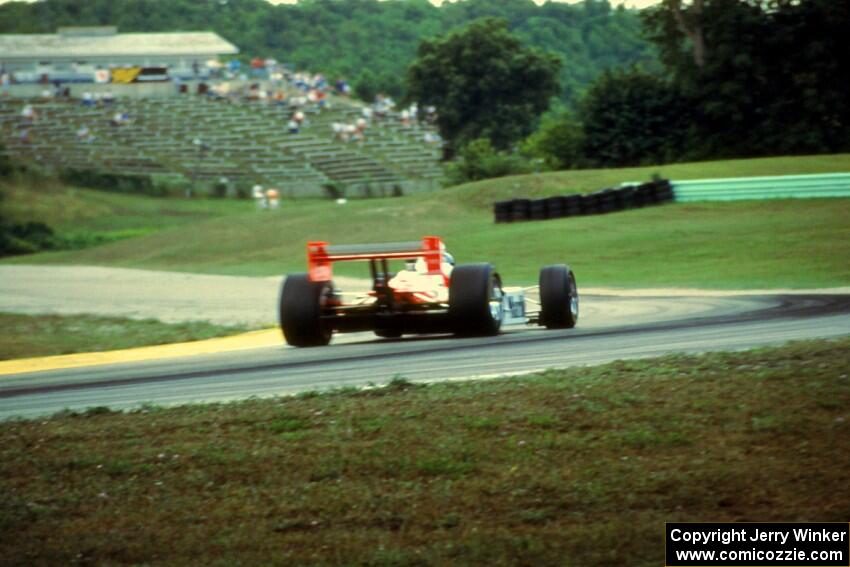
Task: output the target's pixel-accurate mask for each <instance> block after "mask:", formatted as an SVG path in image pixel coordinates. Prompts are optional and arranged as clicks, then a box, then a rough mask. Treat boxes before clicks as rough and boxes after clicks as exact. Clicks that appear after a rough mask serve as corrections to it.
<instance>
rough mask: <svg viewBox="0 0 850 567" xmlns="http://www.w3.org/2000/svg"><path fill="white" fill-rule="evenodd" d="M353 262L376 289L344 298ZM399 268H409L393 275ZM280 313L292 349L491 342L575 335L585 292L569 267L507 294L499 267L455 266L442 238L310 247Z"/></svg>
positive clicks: (544, 272) (286, 284)
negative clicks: (341, 285)
mask: <svg viewBox="0 0 850 567" xmlns="http://www.w3.org/2000/svg"><path fill="white" fill-rule="evenodd" d="M348 261H360V262H366V263H368V264H369V271H370V274H371V280H372V281H371V288H370V289H368V290H365V291H362V292H344V291H342V290H340V289H338V288H337V286H336V285H334V282H333V264H334V263H335V262H348ZM399 261H401V262H404V266H403V267H402V268H401V269H398V270H396V271H391V270H390V263H391V262H393V263H398V262H399ZM531 295H537V299H536V300H535V299H532V297H531ZM278 307H279V316H280V319H279V320H280V327H281V330H282V331H283V336H284V338H285V339H286V342H287V343H289V344H290V345H293V346H296V347H311V346H323V345H327V344H328V343H329V342H330V340H331V336H332V334H333V333H334V332H337V333H351V332H362V331H372V332H374V333H375V334H376V335H377V336H378V337H382V338H398V337H401V336H402V335H408V334H429V333H450V334H454V335H458V336H490V335H496V334H498V333H499V330H500V329H501V327H502V326H503V325H528V324H530V325H540V326H544V327H546V328H548V329H568V328H572V327H574V326H575V325H576V322H577V321H578V290H577V288H576V280H575V276H574V275H573V272H572V270H570V268H569V267H568V266H566V265H564V264H556V265H552V266H546V267H544V268H542V269H541V270H540V278H539V285H538V286H534V287H530V288H522V287H503V286H502V279H501V277H499V274H498V272H496V269H495V267H494V266H493V265H492V264H489V263H478V264H461V265H457V266H455V265H454V258H453V257H452V256H451V254H449V253H448V251H447V250H446V247H445V245H444V244H443V242H442V240H441V239H440V238H439V237H436V236H426V237H424V238H422V240H421V241H417V242H395V243H390V244H353V245H352V244H349V245H331V244H329V243H327V242H309V243H308V244H307V273H301V274H292V275H290V276H287V277H286V278H285V279H284V281H283V285H282V287H281V292H280V300H279V302H278Z"/></svg>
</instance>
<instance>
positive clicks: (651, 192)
mask: <svg viewBox="0 0 850 567" xmlns="http://www.w3.org/2000/svg"><path fill="white" fill-rule="evenodd" d="M672 200H673V186H672V185H671V184H670V181H669V180H667V179H659V180H655V181H650V182H647V183H643V184H641V185H626V186H623V187H608V188H606V189H601V190H599V191H595V192H593V193H587V194H585V195H578V194H576V195H566V196H558V197H547V198H545V199H512V200H509V201H498V202H496V203H494V204H493V216H494V219H495V221H496V222H497V223H505V222H519V221H529V220H546V219H560V218H565V217H574V216H582V215H601V214H606V213H613V212H617V211H625V210H627V209H638V208H641V207H647V206H651V205H660V204H662V203H667V202H669V201H672Z"/></svg>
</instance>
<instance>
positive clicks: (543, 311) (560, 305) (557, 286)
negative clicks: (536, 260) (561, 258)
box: [539, 264, 578, 329]
mask: <svg viewBox="0 0 850 567" xmlns="http://www.w3.org/2000/svg"><path fill="white" fill-rule="evenodd" d="M539 284H540V324H541V325H545V327H546V328H547V329H572V328H573V327H575V326H576V323H577V322H578V288H577V287H576V278H575V275H574V274H573V271H572V270H571V269H570V268H569V266H566V265H564V264H556V265H553V266H546V267H545V268H543V269H542V270H540V280H539Z"/></svg>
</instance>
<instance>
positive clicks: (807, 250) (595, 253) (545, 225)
mask: <svg viewBox="0 0 850 567" xmlns="http://www.w3.org/2000/svg"><path fill="white" fill-rule="evenodd" d="M828 171H850V155H847V154H843V155H837V156H812V157H792V158H773V159H760V160H736V161H725V162H706V163H695V164H677V165H673V166H658V167H645V168H629V169H612V170H591V171H564V172H556V173H550V174H543V175H531V176H520V177H510V178H503V179H494V180H488V181H485V182H480V183H475V184H469V185H463V186H459V187H455V188H450V189H445V190H441V191H438V192H436V193H431V194H426V195H416V196H410V197H405V198H401V199H371V200H364V201H351V202H349V203H348V204H347V205H345V206H339V205H336V204H334V202H333V201H326V200H322V201H317V200H304V201H296V202H285V203H284V204H283V205H282V208H281V210H279V211H256V210H251V211H245V210H244V209H239V210H240V211H242V214H230V213H228V214H227V215H226V216H219V218H208V219H206V220H199V221H198V222H192V223H191V224H188V225H186V226H176V225H173V226H170V228H169V230H163V231H161V232H157V233H154V234H149V235H146V236H142V237H139V238H130V239H126V240H122V241H119V242H114V243H111V244H106V245H102V246H98V247H95V248H90V249H86V250H79V251H71V252H59V253H48V254H39V255H36V256H25V257H19V258H14V259H8V260H6V262H14V263H48V264H49V263H56V264H78V265H79V264H89V265H104V266H121V267H136V268H150V269H159V270H174V271H191V272H204V273H219V274H234V275H252V276H266V275H276V274H280V273H292V272H299V271H304V270H305V267H306V259H305V252H304V247H305V244H306V242H307V241H308V240H327V241H330V242H336V243H356V242H364V243H367V242H393V241H399V240H408V239H418V238H420V237H422V236H423V235H427V234H437V235H440V236H443V237H444V239H445V240H446V242H447V244H448V246H449V248H450V250H451V251H452V252H453V254H454V255H455V257H456V258H457V260H458V261H459V262H477V261H490V262H493V263H494V264H496V266H497V267H498V268H499V270H500V272H501V274H502V276H503V280H504V281H506V282H508V283H516V284H531V283H535V282H536V281H537V273H538V270H539V269H540V267H541V266H543V265H546V264H551V263H562V262H566V263H569V264H570V265H571V266H572V267H573V269H574V270H575V272H576V274H577V277H578V279H579V284H580V285H588V284H590V285H606V286H621V287H630V286H682V287H707V288H727V289H734V288H760V287H792V288H806V287H832V286H843V285H848V283H850V261H848V260H850V227H849V226H848V224H847V220H846V219H847V218H848V216H850V199H809V200H795V199H787V200H776V201H750V202H736V203H694V204H673V205H666V206H661V207H653V208H647V209H641V210H633V211H626V212H622V213H616V214H610V215H598V216H590V217H577V218H569V219H558V220H551V221H543V222H528V223H515V224H506V225H496V224H494V223H493V220H492V212H491V205H492V203H493V201H495V200H497V199H503V198H508V197H511V196H514V195H524V196H544V195H553V194H564V193H571V192H575V191H585V190H591V189H599V188H601V187H605V186H610V185H612V184H617V183H620V182H623V181H630V180H643V179H648V178H649V177H650V176H651V175H652V174H654V173H658V174H661V175H663V176H667V177H670V178H673V179H690V178H698V177H718V176H719V177H722V176H746V175H765V174H771V173H773V174H779V173H792V172H794V173H811V172H828ZM108 197H109V198H115V197H117V196H114V195H108ZM121 197H123V198H125V199H130V197H126V196H121ZM150 201H153V200H151V199H147V200H145V202H146V203H147V204H148V206H150ZM169 202H170V203H174V202H177V201H174V200H172V201H169ZM224 205H225V203H216V206H224ZM238 205H239V206H240V207H241V206H243V205H246V204H245V203H240V204H238ZM193 206H197V205H193ZM114 218H115V219H116V220H115V222H116V223H118V224H120V222H121V221H120V218H119V217H118V216H116V217H114ZM86 222H88V221H86ZM91 222H94V221H91ZM98 222H99V221H98ZM116 226H117V225H116ZM341 273H342V274H343V275H360V276H361V277H363V276H365V275H367V271H366V269H365V268H364V267H363V266H357V267H356V269H354V270H352V269H346V267H343V269H342V271H341Z"/></svg>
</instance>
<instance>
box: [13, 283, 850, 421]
mask: <svg viewBox="0 0 850 567" xmlns="http://www.w3.org/2000/svg"><path fill="white" fill-rule="evenodd" d="M582 302H583V303H582V318H581V320H580V322H579V327H578V328H576V329H572V330H566V331H546V330H543V329H537V328H522V329H511V330H507V331H505V332H503V334H502V335H500V336H498V337H493V338H482V339H454V338H450V337H428V338H405V339H401V340H376V339H375V338H374V337H373V336H372V335H371V334H363V333H361V334H356V335H347V336H343V337H337V338H335V340H334V343H335V344H332V345H331V346H329V347H324V348H316V349H294V348H290V347H286V346H284V345H283V344H281V345H280V346H276V347H265V348H256V349H250V350H240V351H234V352H226V353H217V354H212V355H209V354H207V355H197V356H192V357H184V358H173V359H163V360H156V361H147V362H139V363H133V364H113V365H106V366H97V367H89V368H77V369H70V370H61V371H51V372H37V373H28V374H17V375H7V376H0V419H2V418H10V417H14V416H21V417H36V416H41V415H46V414H51V413H54V412H57V411H60V410H62V409H75V410H79V409H85V408H87V407H95V406H109V407H112V408H115V409H122V408H131V407H138V406H139V405H140V404H143V403H152V404H157V405H172V404H183V403H191V402H201V401H205V402H208V401H227V400H237V399H245V398H248V397H251V396H273V395H285V394H292V393H296V392H300V391H306V390H320V389H325V388H332V387H340V386H364V385H368V384H370V383H375V384H380V383H384V382H386V381H388V380H390V379H392V378H393V377H394V376H397V375H401V376H404V377H405V378H407V379H408V380H415V381H430V380H451V379H469V378H483V377H492V376H498V375H510V374H522V373H528V372H533V371H538V370H543V369H546V368H554V367H565V366H576V365H587V364H598V363H603V362H608V361H611V360H616V359H626V358H641V357H650V356H657V355H662V354H666V353H673V352H703V351H709V350H731V349H742V348H751V347H756V346H762V345H771V344H780V343H783V342H786V341H788V340H793V339H807V338H822V337H834V336H840V335H848V334H850V295H765V296H760V295H742V296H721V297H691V296H686V297H666V296H665V297H652V296H648V297H620V296H611V295H604V296H603V295H596V296H585V297H583V298H582Z"/></svg>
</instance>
